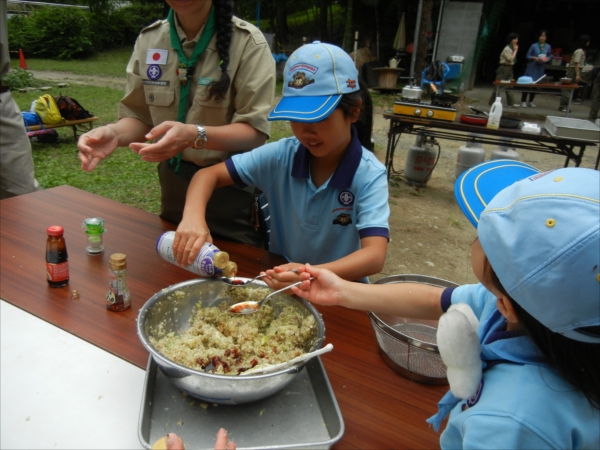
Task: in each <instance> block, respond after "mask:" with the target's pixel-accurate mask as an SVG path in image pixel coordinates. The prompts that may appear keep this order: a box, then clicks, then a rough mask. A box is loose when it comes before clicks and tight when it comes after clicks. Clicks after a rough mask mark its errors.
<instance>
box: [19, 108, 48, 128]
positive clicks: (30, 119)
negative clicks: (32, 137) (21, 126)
mask: <svg viewBox="0 0 600 450" xmlns="http://www.w3.org/2000/svg"><path fill="white" fill-rule="evenodd" d="M21 115H22V116H23V122H25V128H27V131H29V127H31V126H34V125H40V126H41V127H42V128H44V126H43V125H42V119H40V116H38V114H37V113H35V112H31V111H24V112H21Z"/></svg>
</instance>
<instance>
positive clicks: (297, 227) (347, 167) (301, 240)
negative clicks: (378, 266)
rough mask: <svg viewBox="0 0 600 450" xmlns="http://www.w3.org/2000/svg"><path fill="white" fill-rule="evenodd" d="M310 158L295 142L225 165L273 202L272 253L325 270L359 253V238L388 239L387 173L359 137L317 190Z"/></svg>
mask: <svg viewBox="0 0 600 450" xmlns="http://www.w3.org/2000/svg"><path fill="white" fill-rule="evenodd" d="M309 157H310V153H309V152H308V150H307V149H306V148H305V147H304V146H303V145H302V144H300V142H299V141H298V139H296V138H295V137H292V138H285V139H281V140H280V141H278V142H273V143H270V144H266V145H264V146H262V147H260V148H258V149H255V150H253V151H251V152H247V153H241V154H238V155H235V156H233V157H232V158H231V159H228V160H227V161H225V164H226V165H227V169H228V170H229V174H230V175H231V177H232V178H233V180H234V181H235V183H236V184H238V185H239V186H241V187H245V186H247V185H251V186H256V187H257V188H259V189H260V190H261V191H263V192H264V194H265V196H266V198H267V200H268V202H269V212H270V214H271V237H270V240H271V242H270V248H269V250H270V251H272V252H273V253H277V254H279V255H282V256H283V257H285V258H286V259H287V260H288V261H290V262H297V263H310V264H323V263H327V262H331V261H335V260H337V259H340V258H343V257H344V256H347V255H349V254H351V253H353V252H355V251H357V250H359V249H360V239H361V238H364V237H369V236H383V237H385V238H387V239H389V225H388V218H389V215H390V208H389V205H388V184H387V176H386V171H385V167H384V165H383V164H382V163H381V162H379V160H377V158H376V157H375V155H374V154H373V153H371V152H370V151H368V150H366V149H364V148H363V147H362V146H361V145H360V142H359V141H358V139H357V138H356V133H355V132H353V134H352V140H351V143H350V145H349V147H348V150H347V151H346V153H345V154H344V156H343V158H342V160H341V161H340V164H339V165H338V167H337V168H336V170H335V172H334V173H333V175H332V176H331V177H330V178H329V180H327V182H326V183H323V185H321V186H320V187H319V188H318V189H317V188H316V187H315V185H314V184H313V182H312V180H311V177H310V169H309ZM360 281H365V282H368V279H366V278H365V279H362V280H360Z"/></svg>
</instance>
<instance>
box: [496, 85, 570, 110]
mask: <svg viewBox="0 0 600 450" xmlns="http://www.w3.org/2000/svg"><path fill="white" fill-rule="evenodd" d="M494 86H496V97H500V96H501V95H502V91H504V90H506V89H508V88H509V87H510V88H517V89H514V91H515V92H518V93H523V92H531V93H533V94H552V95H554V94H556V93H557V92H560V91H562V90H563V89H566V90H568V91H569V103H568V104H567V110H566V112H565V117H569V111H570V109H571V101H572V100H573V92H574V91H575V89H579V88H580V87H581V86H579V85H578V84H577V83H570V84H561V83H532V84H519V83H517V82H515V81H511V82H510V83H505V82H503V81H502V80H495V81H494Z"/></svg>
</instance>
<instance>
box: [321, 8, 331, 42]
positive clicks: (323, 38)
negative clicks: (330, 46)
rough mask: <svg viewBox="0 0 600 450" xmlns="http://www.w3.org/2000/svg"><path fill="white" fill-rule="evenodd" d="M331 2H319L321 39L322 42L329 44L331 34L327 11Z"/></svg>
mask: <svg viewBox="0 0 600 450" xmlns="http://www.w3.org/2000/svg"><path fill="white" fill-rule="evenodd" d="M330 4H331V0H319V39H321V41H322V42H329V33H328V30H327V10H328V9H329V5H330Z"/></svg>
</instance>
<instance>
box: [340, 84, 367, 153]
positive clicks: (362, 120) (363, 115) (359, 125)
mask: <svg viewBox="0 0 600 450" xmlns="http://www.w3.org/2000/svg"><path fill="white" fill-rule="evenodd" d="M358 85H359V90H358V91H355V92H351V93H350V94H344V95H342V99H341V100H340V103H339V105H338V108H340V109H341V110H342V111H344V114H345V115H346V116H350V115H352V112H353V110H354V108H356V107H357V106H358V105H359V103H360V101H361V100H362V104H361V105H360V115H359V116H358V120H357V121H356V122H355V123H354V126H355V127H356V131H357V134H358V140H359V141H360V143H361V145H362V146H363V147H364V148H366V149H367V150H370V151H373V143H372V142H371V133H372V132H373V100H372V99H371V94H370V93H369V89H368V88H367V84H366V83H364V82H363V80H362V79H360V78H359V80H358Z"/></svg>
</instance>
